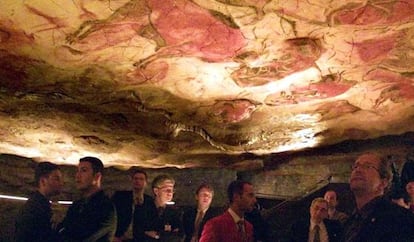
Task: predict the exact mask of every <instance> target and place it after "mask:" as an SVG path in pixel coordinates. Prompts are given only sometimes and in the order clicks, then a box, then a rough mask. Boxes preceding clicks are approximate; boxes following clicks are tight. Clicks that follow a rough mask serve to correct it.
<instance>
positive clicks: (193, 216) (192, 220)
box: [183, 184, 221, 242]
mask: <svg viewBox="0 0 414 242" xmlns="http://www.w3.org/2000/svg"><path fill="white" fill-rule="evenodd" d="M213 196H214V189H213V187H211V186H210V185H208V184H201V185H200V186H199V187H198V188H197V190H196V194H195V199H196V201H197V207H193V208H189V209H187V210H186V211H185V212H184V216H183V225H184V232H185V239H184V242H198V240H199V238H200V236H201V232H202V231H203V227H204V224H205V223H206V222H207V221H208V220H209V219H211V218H213V217H215V216H217V215H219V214H221V211H219V210H218V209H214V208H211V207H210V205H211V202H212V201H213Z"/></svg>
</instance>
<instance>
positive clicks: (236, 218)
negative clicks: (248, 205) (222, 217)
mask: <svg viewBox="0 0 414 242" xmlns="http://www.w3.org/2000/svg"><path fill="white" fill-rule="evenodd" d="M227 211H229V213H230V215H231V217H232V218H233V220H234V222H235V223H236V224H237V223H238V222H239V221H240V220H242V221H244V218H240V217H239V215H237V214H236V212H234V211H233V209H231V208H229V209H228V210H227Z"/></svg>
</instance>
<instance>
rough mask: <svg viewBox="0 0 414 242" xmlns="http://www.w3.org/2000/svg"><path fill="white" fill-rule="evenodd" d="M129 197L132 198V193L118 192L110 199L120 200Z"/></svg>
mask: <svg viewBox="0 0 414 242" xmlns="http://www.w3.org/2000/svg"><path fill="white" fill-rule="evenodd" d="M130 196H132V191H127V190H119V191H115V192H114V194H113V195H112V197H111V198H112V199H122V198H124V197H130Z"/></svg>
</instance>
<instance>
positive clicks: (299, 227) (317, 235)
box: [288, 197, 342, 242]
mask: <svg viewBox="0 0 414 242" xmlns="http://www.w3.org/2000/svg"><path fill="white" fill-rule="evenodd" d="M309 213H310V219H305V220H299V221H298V222H296V223H294V224H293V225H292V227H291V230H290V234H289V240H288V241H291V242H307V241H309V242H317V241H318V242H319V241H329V242H335V241H340V239H341V236H342V227H341V224H340V222H339V221H336V220H330V219H327V217H328V202H327V201H326V200H325V199H324V198H322V197H318V198H315V199H314V200H313V201H312V204H311V206H310V209H309Z"/></svg>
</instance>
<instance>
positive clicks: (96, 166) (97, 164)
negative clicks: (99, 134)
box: [79, 156, 104, 174]
mask: <svg viewBox="0 0 414 242" xmlns="http://www.w3.org/2000/svg"><path fill="white" fill-rule="evenodd" d="M79 162H89V163H90V164H91V166H92V170H93V173H94V174H96V173H98V172H100V173H101V174H103V170H104V165H103V163H102V161H101V160H100V159H98V158H96V157H93V156H85V157H83V158H80V159H79Z"/></svg>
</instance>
